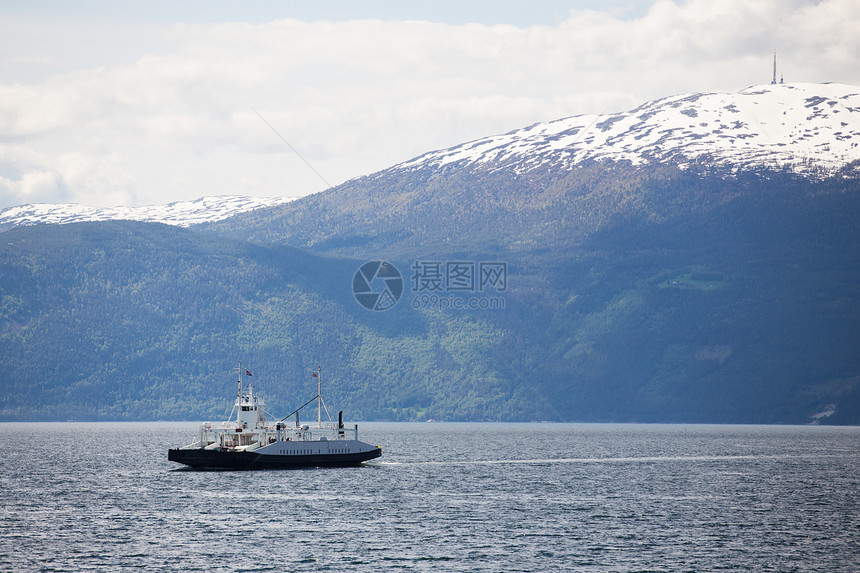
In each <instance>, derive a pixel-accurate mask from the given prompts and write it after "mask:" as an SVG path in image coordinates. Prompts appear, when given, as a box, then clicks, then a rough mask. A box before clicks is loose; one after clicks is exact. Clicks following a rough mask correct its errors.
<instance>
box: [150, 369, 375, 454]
mask: <svg viewBox="0 0 860 573" xmlns="http://www.w3.org/2000/svg"><path fill="white" fill-rule="evenodd" d="M238 370H239V380H238V393H237V395H236V401H235V403H234V404H233V410H232V412H231V413H230V416H229V417H228V419H227V421H226V422H221V423H220V424H212V423H210V422H204V423H203V425H202V426H201V427H200V434H199V436H198V439H197V440H195V441H194V442H193V443H191V444H188V445H187V446H183V447H181V448H172V449H169V450H168V451H167V459H168V460H170V461H172V462H178V463H180V464H185V465H186V466H190V467H191V468H194V469H201V470H262V469H293V468H307V467H343V466H357V465H359V464H361V463H362V462H366V461H368V460H372V459H374V458H378V457H379V456H381V455H382V448H381V447H380V446H372V445H370V444H366V443H364V442H362V441H359V439H358V424H355V426H354V427H353V428H346V427H345V426H344V424H343V412H340V413H339V414H338V420H337V422H333V421H331V416H329V414H328V408H326V406H325V402H324V401H323V398H322V369H321V368H317V371H316V372H314V373H313V374H312V376H313V377H314V378H316V379H317V395H316V396H315V397H313V398H311V399H310V400H308V401H307V402H305V403H304V404H303V405H302V406H300V407H299V408H298V409H297V410H295V411H294V412H291V413H290V414H288V415H287V416H285V417H284V418H281V419H280V420H279V421H276V422H274V423H270V422H268V421H267V419H266V407H265V404H264V403H263V402H262V401H261V400H260V398H259V397H258V396H257V395H255V394H254V385H253V384H252V383H250V382H249V383H248V385H247V387H246V386H243V382H242V373H243V372H244V373H245V374H246V375H248V376H250V375H251V372H249V371H248V370H243V369H242V365H241V363H240V364H239V369H238ZM314 402H316V404H317V421H316V425H313V424H310V425H309V424H301V423H300V422H299V412H300V411H301V410H302V409H303V408H305V407H306V406H309V405H311V404H313V403H314ZM323 411H325V413H326V416H327V417H328V420H329V421H328V422H323V419H322V413H323ZM292 416H295V424H294V425H293V424H292V423H287V422H286V421H285V420H287V419H288V418H291V417H292Z"/></svg>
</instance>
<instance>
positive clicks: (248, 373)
mask: <svg viewBox="0 0 860 573" xmlns="http://www.w3.org/2000/svg"><path fill="white" fill-rule="evenodd" d="M245 374H247V375H248V376H253V374H251V371H250V370H245Z"/></svg>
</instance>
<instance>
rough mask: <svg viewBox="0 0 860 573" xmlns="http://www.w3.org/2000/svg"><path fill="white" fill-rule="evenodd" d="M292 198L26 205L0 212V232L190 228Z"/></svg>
mask: <svg viewBox="0 0 860 573" xmlns="http://www.w3.org/2000/svg"><path fill="white" fill-rule="evenodd" d="M293 200H295V198H294V197H248V196H244V195H215V196H205V197H200V198H199V199H194V200H192V201H174V202H171V203H167V204H165V205H145V206H142V207H85V206H83V205H79V204H77V203H58V204H53V203H29V204H25V205H18V206H15V207H8V208H6V209H3V210H0V230H8V229H12V228H14V227H19V226H22V225H37V224H40V223H47V224H58V225H65V224H69V223H81V222H91V221H117V220H127V221H143V222H148V223H164V224H166V225H175V226H177V227H190V226H192V225H199V224H201V223H211V222H214V221H220V220H221V219H225V218H227V217H232V216H234V215H236V214H239V213H246V212H248V211H253V210H255V209H261V208H265V207H273V206H275V205H282V204H284V203H288V202H290V201H293Z"/></svg>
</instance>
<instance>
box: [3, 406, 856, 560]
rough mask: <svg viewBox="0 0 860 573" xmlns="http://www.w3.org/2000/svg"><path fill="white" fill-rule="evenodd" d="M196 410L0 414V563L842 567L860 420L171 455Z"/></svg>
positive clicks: (406, 430)
mask: <svg viewBox="0 0 860 573" xmlns="http://www.w3.org/2000/svg"><path fill="white" fill-rule="evenodd" d="M196 429H197V424H175V423H171V424H48V425H35V424H0V438H2V444H3V455H2V458H1V459H0V492H2V493H0V495H2V518H0V519H2V521H0V571H6V570H10V571H81V570H97V571H117V570H126V569H135V570H144V571H179V570H182V571H291V572H294V571H389V570H390V571H456V572H459V571H464V572H465V571H470V572H471V571H492V572H495V571H540V572H549V571H673V572H674V571H755V572H763V571H822V572H838V571H845V572H852V573H853V572H856V571H858V570H860V428H822V427H749V426H744V427H737V426H650V425H649V426H640V425H578V424H570V425H568V424H371V423H366V424H362V425H361V426H360V430H361V432H360V436H359V437H360V438H362V439H364V440H365V441H368V442H370V443H373V444H381V445H382V446H383V457H382V458H381V459H380V460H376V461H375V462H373V464H372V465H368V466H365V467H360V468H347V469H312V470H294V471H272V472H193V471H184V470H179V471H177V470H176V468H177V467H179V466H177V465H176V464H172V463H170V462H168V461H167V448H168V447H171V446H176V445H181V444H184V443H187V442H189V441H191V438H192V436H193V434H194V433H195V432H196Z"/></svg>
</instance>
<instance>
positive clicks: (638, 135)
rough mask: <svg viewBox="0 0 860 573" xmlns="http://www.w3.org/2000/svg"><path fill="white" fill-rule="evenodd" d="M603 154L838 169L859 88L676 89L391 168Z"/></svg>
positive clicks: (846, 154)
mask: <svg viewBox="0 0 860 573" xmlns="http://www.w3.org/2000/svg"><path fill="white" fill-rule="evenodd" d="M601 159H611V160H615V161H629V162H630V163H632V164H633V165H640V164H643V163H647V162H660V163H666V162H672V163H675V164H677V165H678V166H680V167H682V168H684V167H687V166H688V165H691V164H700V165H708V166H710V167H724V168H726V169H728V170H730V171H739V170H745V171H750V170H754V169H758V168H767V169H775V170H781V171H789V172H792V173H798V174H803V175H807V176H812V177H824V176H828V175H832V174H834V173H836V172H837V171H839V170H841V169H843V168H844V167H845V166H846V165H847V164H849V163H851V162H854V161H857V160H858V159H860V87H857V86H850V85H844V84H804V83H798V84H778V85H766V86H753V87H750V88H747V89H745V90H741V91H739V92H737V93H695V94H686V95H678V96H672V97H667V98H663V99H659V100H656V101H651V102H648V103H645V104H643V105H641V106H639V107H637V108H636V109H633V110H630V111H627V112H622V113H613V114H606V115H577V116H574V117H569V118H565V119H560V120H557V121H551V122H548V123H538V124H535V125H532V126H530V127H526V128H524V129H519V130H515V131H512V132H510V133H506V134H504V135H497V136H492V137H485V138H482V139H478V140H475V141H471V142H469V143H464V144H462V145H458V146H455V147H452V148H449V149H444V150H440V151H434V152H431V153H427V154H425V155H422V156H420V157H418V158H416V159H414V160H412V161H408V162H406V163H403V164H400V165H397V166H395V167H392V168H391V170H414V169H428V168H429V169H440V168H443V167H445V166H448V165H457V166H458V167H460V168H463V167H465V166H468V165H479V166H484V167H486V168H487V169H491V170H492V169H509V170H512V171H514V172H516V173H520V174H521V173H527V172H529V171H533V170H535V169H537V168H546V167H548V166H551V167H553V168H556V169H559V168H560V169H569V168H571V167H572V166H574V165H577V164H581V163H583V162H585V161H587V160H601ZM386 173H387V172H382V173H381V174H380V176H385V174H386Z"/></svg>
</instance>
